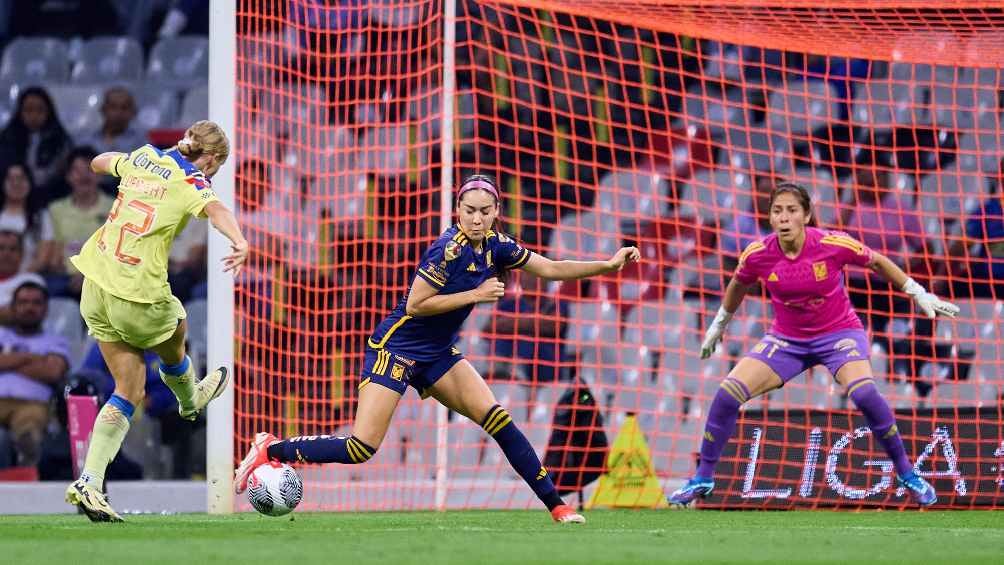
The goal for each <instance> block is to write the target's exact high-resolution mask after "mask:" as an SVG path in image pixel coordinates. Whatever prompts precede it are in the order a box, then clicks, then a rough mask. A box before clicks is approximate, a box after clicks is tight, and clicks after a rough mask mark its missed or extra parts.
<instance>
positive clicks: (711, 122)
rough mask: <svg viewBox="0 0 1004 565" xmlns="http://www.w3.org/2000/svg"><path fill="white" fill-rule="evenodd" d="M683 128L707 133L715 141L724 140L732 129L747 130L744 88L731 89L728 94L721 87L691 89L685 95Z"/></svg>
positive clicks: (699, 85)
mask: <svg viewBox="0 0 1004 565" xmlns="http://www.w3.org/2000/svg"><path fill="white" fill-rule="evenodd" d="M683 96H684V98H683V111H684V114H683V125H684V126H686V127H688V128H689V127H695V128H698V129H704V130H707V131H708V132H709V133H710V134H711V135H712V137H721V136H722V135H724V134H725V131H726V130H727V129H729V127H730V126H740V127H745V126H746V125H747V123H748V117H747V115H746V108H747V104H746V102H747V101H746V96H745V93H744V91H743V90H742V89H741V88H729V89H725V91H724V92H722V91H721V89H720V88H718V87H712V88H710V89H709V88H707V87H706V84H698V85H694V86H691V87H690V88H688V89H687V92H686V93H684V95H683Z"/></svg>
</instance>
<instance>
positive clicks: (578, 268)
mask: <svg viewBox="0 0 1004 565" xmlns="http://www.w3.org/2000/svg"><path fill="white" fill-rule="evenodd" d="M640 259H641V252H640V251H638V248H637V247H621V248H620V249H619V250H618V251H617V253H614V256H613V257H611V258H610V259H607V260H606V261H552V260H551V259H548V258H547V257H544V256H543V255H537V254H536V253H534V254H533V255H532V256H531V257H530V260H529V261H527V262H526V265H524V266H523V270H524V271H526V272H528V273H530V274H532V275H536V276H538V277H541V278H544V279H547V280H552V281H569V280H576V279H585V278H589V277H594V276H596V275H602V274H605V273H615V272H617V271H619V270H621V269H623V268H624V265H627V264H628V263H630V262H633V261H638V260H640Z"/></svg>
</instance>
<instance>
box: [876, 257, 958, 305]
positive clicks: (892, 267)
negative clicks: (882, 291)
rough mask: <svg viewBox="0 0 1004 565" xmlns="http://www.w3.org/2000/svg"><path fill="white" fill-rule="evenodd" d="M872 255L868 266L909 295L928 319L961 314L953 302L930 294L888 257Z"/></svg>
mask: <svg viewBox="0 0 1004 565" xmlns="http://www.w3.org/2000/svg"><path fill="white" fill-rule="evenodd" d="M872 255H873V256H872V261H871V263H870V264H869V265H868V266H869V268H871V270H873V271H875V272H876V273H878V274H880V275H882V277H884V278H885V279H886V280H887V281H889V282H890V283H892V284H893V286H895V287H896V288H898V289H900V290H902V291H903V292H905V293H907V294H909V295H910V297H911V298H913V301H914V302H916V303H917V306H918V307H920V309H921V311H922V312H924V314H926V315H927V317H928V318H934V317H935V316H937V315H939V314H940V315H942V316H948V317H949V318H954V317H955V315H956V314H958V313H959V307H958V306H956V305H955V304H952V303H951V302H946V301H944V300H942V299H940V298H938V297H937V296H935V295H934V294H931V293H930V292H928V291H927V289H925V288H924V287H922V286H920V283H918V282H917V281H915V280H913V278H911V277H910V275H907V274H906V273H905V272H903V269H900V268H899V266H898V265H897V264H896V263H893V262H892V261H891V260H890V259H889V258H888V257H886V256H885V255H882V254H881V253H877V252H874V251H873V252H872Z"/></svg>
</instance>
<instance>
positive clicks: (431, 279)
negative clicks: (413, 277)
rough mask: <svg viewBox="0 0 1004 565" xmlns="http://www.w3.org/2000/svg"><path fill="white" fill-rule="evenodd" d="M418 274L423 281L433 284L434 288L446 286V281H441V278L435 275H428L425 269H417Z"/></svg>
mask: <svg viewBox="0 0 1004 565" xmlns="http://www.w3.org/2000/svg"><path fill="white" fill-rule="evenodd" d="M418 274H420V275H422V278H423V279H425V280H427V281H429V282H430V283H431V284H434V285H436V286H444V285H446V281H445V280H443V279H441V278H439V277H437V276H435V275H432V274H429V273H428V272H427V271H426V270H425V269H419V270H418Z"/></svg>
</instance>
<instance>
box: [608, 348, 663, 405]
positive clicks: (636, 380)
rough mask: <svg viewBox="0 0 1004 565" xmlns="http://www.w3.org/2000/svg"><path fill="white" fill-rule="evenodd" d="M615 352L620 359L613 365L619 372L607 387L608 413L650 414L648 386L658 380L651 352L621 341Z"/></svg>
mask: <svg viewBox="0 0 1004 565" xmlns="http://www.w3.org/2000/svg"><path fill="white" fill-rule="evenodd" d="M618 352H619V354H620V358H619V359H618V360H617V365H618V367H619V368H620V371H619V379H618V381H617V382H616V383H612V385H611V389H612V392H613V402H612V406H611V410H612V411H613V412H618V413H624V414H627V413H631V414H639V415H641V414H646V415H650V414H652V413H654V411H655V406H654V403H653V402H652V400H653V398H652V396H653V395H652V386H653V385H654V384H655V382H656V381H657V378H658V372H657V371H656V367H654V366H653V364H654V363H655V362H656V358H655V351H654V350H652V349H649V348H648V347H646V346H644V345H640V344H638V343H631V342H628V341H627V340H626V339H625V340H624V343H623V344H622V346H621V347H620V349H619V351H618ZM594 392H596V391H594Z"/></svg>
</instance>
